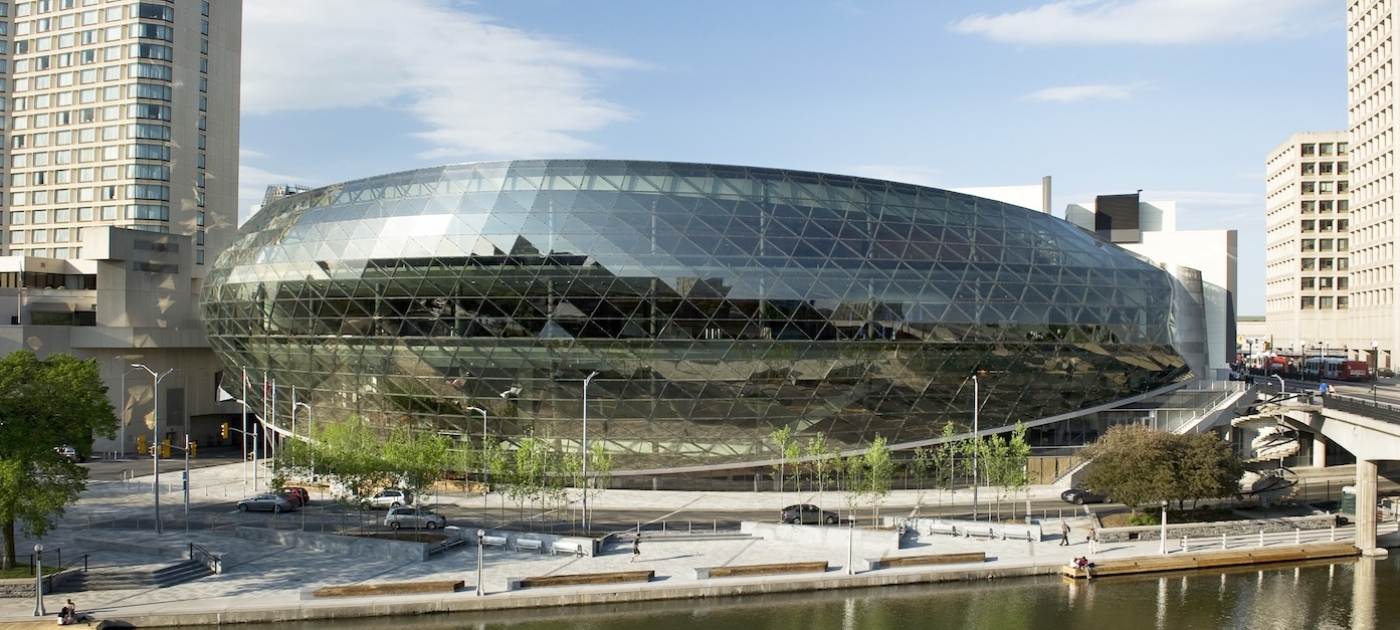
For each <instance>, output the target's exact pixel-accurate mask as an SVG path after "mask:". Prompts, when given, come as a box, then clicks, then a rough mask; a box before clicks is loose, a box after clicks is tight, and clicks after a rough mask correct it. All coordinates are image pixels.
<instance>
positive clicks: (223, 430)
mask: <svg viewBox="0 0 1400 630" xmlns="http://www.w3.org/2000/svg"><path fill="white" fill-rule="evenodd" d="M219 437H220V438H223V439H225V440H227V439H228V423H227V422H225V423H223V425H221V426H220V427H219Z"/></svg>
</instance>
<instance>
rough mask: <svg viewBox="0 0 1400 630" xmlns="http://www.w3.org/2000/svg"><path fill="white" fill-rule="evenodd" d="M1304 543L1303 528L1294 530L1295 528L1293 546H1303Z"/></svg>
mask: <svg viewBox="0 0 1400 630" xmlns="http://www.w3.org/2000/svg"><path fill="white" fill-rule="evenodd" d="M1302 543H1303V528H1301V527H1294V528H1293V544H1295V545H1300V544H1302Z"/></svg>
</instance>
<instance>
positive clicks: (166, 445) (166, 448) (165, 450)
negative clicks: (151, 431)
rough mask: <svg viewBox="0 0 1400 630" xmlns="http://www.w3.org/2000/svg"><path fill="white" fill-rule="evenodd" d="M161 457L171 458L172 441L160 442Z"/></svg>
mask: <svg viewBox="0 0 1400 630" xmlns="http://www.w3.org/2000/svg"><path fill="white" fill-rule="evenodd" d="M160 456H161V457H164V458H166V459H169V458H170V440H161V441H160Z"/></svg>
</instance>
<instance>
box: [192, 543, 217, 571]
mask: <svg viewBox="0 0 1400 630" xmlns="http://www.w3.org/2000/svg"><path fill="white" fill-rule="evenodd" d="M190 560H196V561H198V562H200V563H201V564H203V565H204V566H206V567H208V568H209V570H210V571H213V572H214V573H216V574H217V573H223V572H224V559H223V556H220V555H219V554H217V553H213V552H211V551H209V550H208V549H205V548H204V547H201V546H199V545H197V544H195V543H190Z"/></svg>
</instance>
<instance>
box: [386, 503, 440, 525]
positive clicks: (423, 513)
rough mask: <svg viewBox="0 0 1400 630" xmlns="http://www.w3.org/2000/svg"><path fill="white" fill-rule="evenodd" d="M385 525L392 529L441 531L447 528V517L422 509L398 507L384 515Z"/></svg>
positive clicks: (390, 509)
mask: <svg viewBox="0 0 1400 630" xmlns="http://www.w3.org/2000/svg"><path fill="white" fill-rule="evenodd" d="M384 525H385V526H386V527H389V528H391V529H399V528H400V527H409V528H413V529H439V528H442V527H447V517H445V516H443V515H441V514H434V513H432V512H429V511H428V510H424V509H421V508H415V507H396V508H389V513H388V514H385V515H384Z"/></svg>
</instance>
